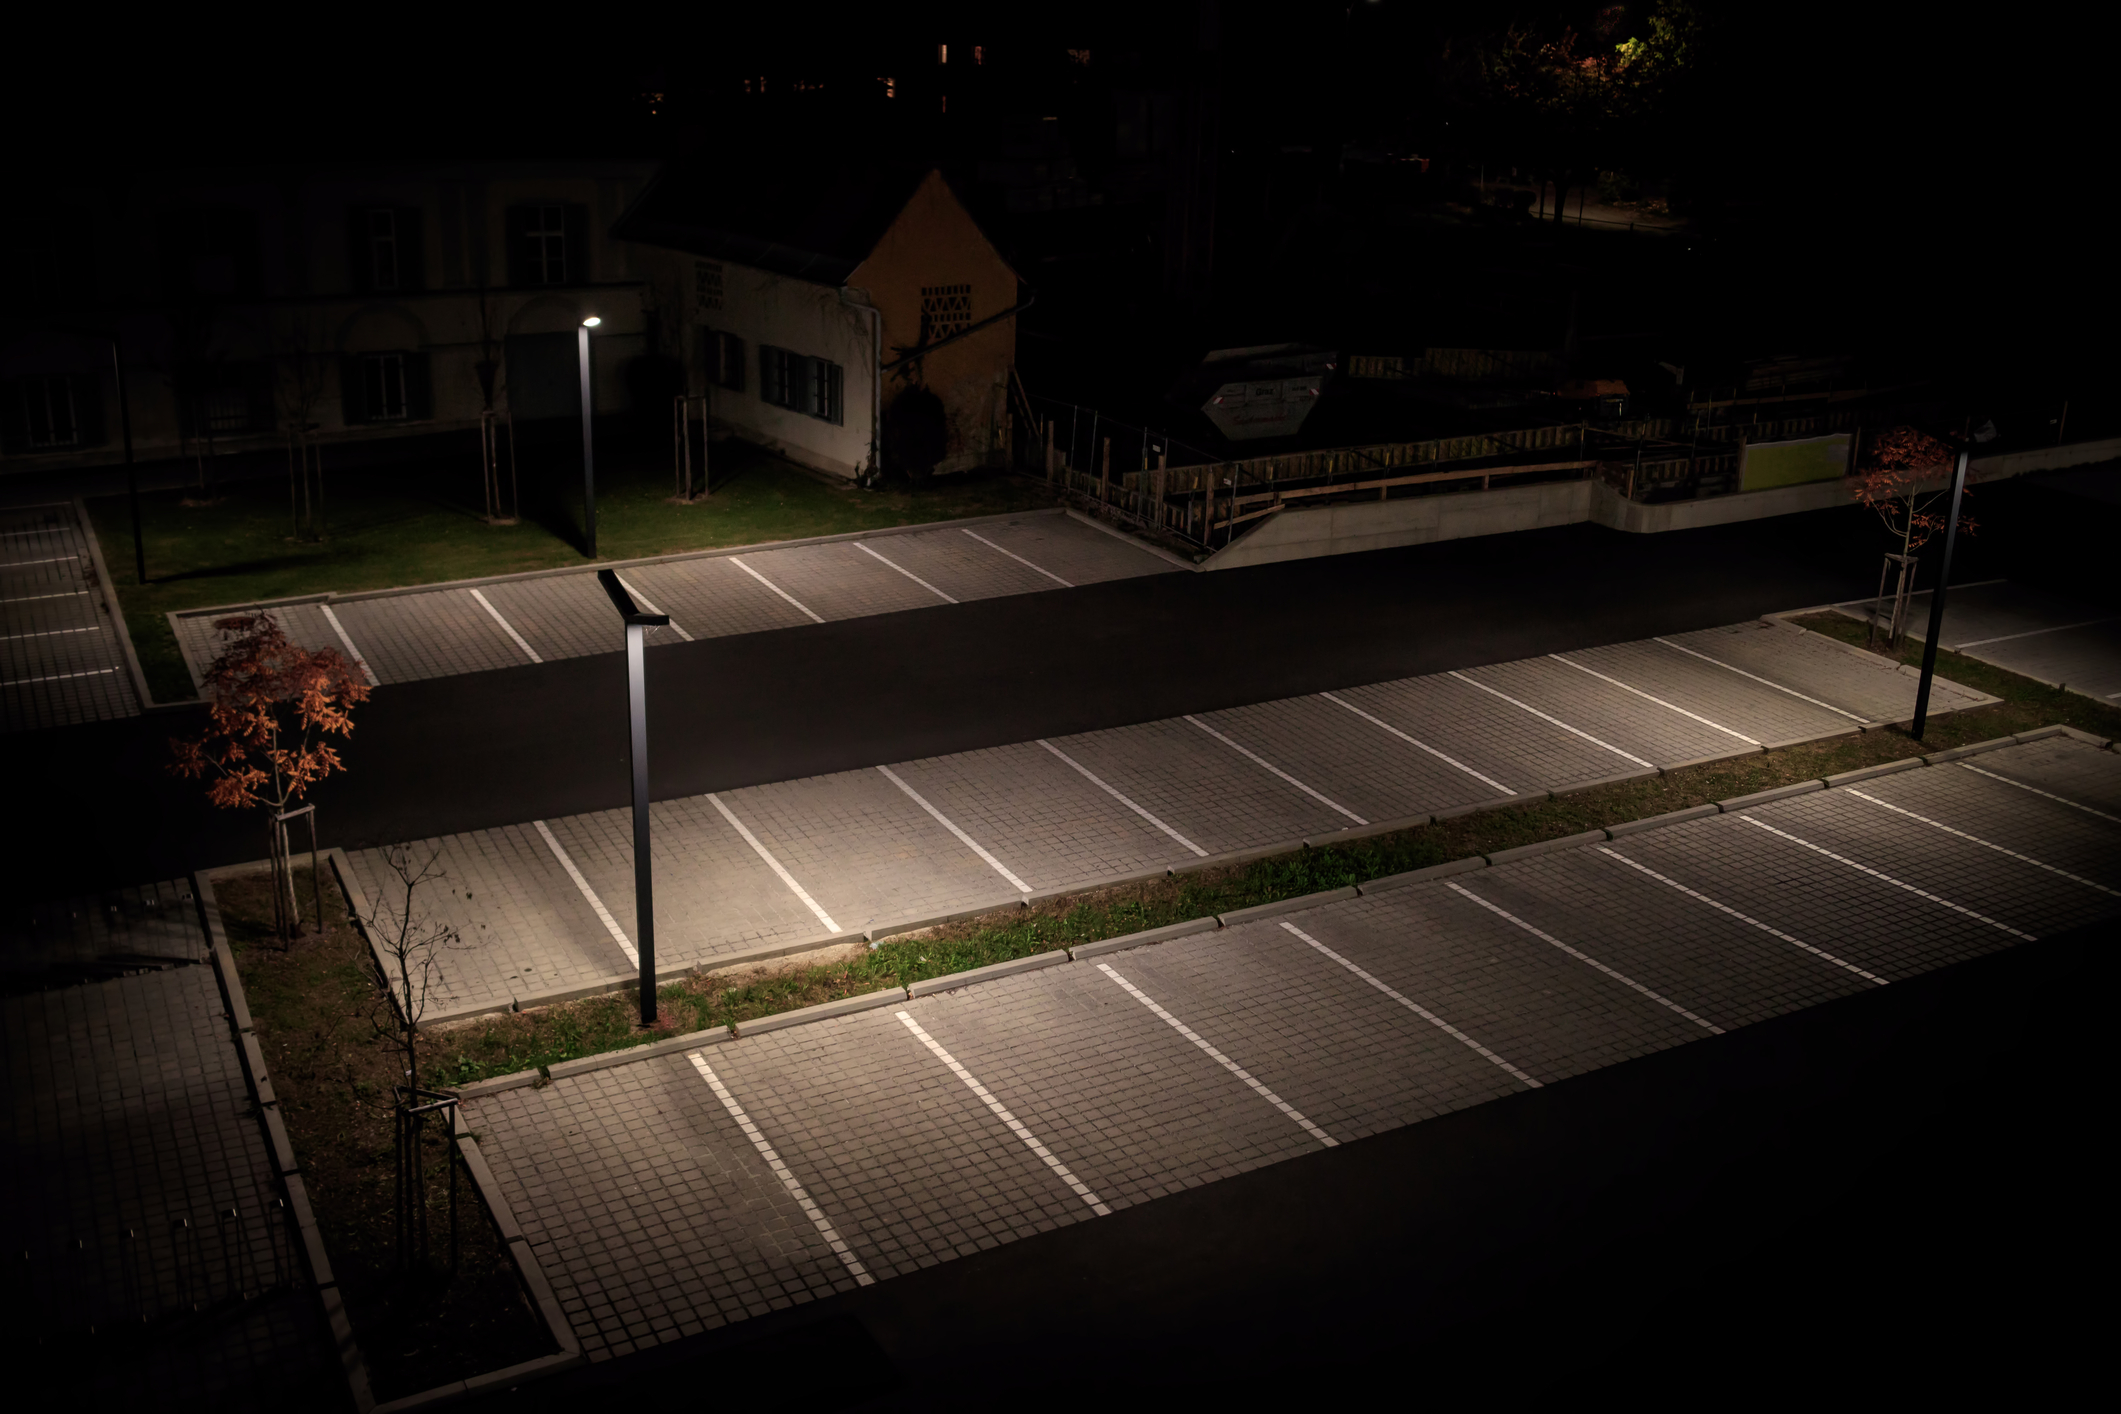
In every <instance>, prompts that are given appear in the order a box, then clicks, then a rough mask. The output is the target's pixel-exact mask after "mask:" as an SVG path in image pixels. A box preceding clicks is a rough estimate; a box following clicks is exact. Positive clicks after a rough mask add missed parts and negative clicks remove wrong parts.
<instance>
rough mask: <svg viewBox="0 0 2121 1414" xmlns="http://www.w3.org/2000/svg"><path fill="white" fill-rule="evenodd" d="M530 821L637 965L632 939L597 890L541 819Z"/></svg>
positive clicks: (627, 955) (639, 959)
mask: <svg viewBox="0 0 2121 1414" xmlns="http://www.w3.org/2000/svg"><path fill="white" fill-rule="evenodd" d="M530 823H531V825H532V826H533V827H535V828H536V830H537V832H538V833H539V834H540V835H542V836H544V838H545V844H546V847H547V848H549V849H550V850H551V851H552V857H553V858H555V859H557V860H559V861H560V867H561V868H562V869H565V870H566V871H567V877H568V878H570V879H572V880H574V886H575V887H576V888H578V889H580V890H581V891H582V897H583V898H586V899H588V900H589V906H590V907H591V908H593V909H595V910H596V914H597V917H598V918H601V919H603V920H604V927H605V928H606V929H608V930H609V931H610V933H611V936H612V938H613V940H614V941H616V942H617V943H618V945H619V949H620V951H622V952H624V953H625V954H626V960H627V961H628V962H631V963H632V964H633V965H634V966H635V967H639V966H640V965H641V955H640V953H639V952H638V951H636V950H635V948H634V946H633V939H631V938H629V937H627V936H626V930H625V929H623V928H621V927H620V926H619V921H618V920H617V919H616V918H613V917H612V916H611V910H610V909H608V908H606V907H604V900H602V899H600V898H598V897H597V891H596V890H595V889H592V888H590V887H589V881H588V880H587V879H585V878H583V877H582V871H581V870H579V869H577V868H575V867H574V861H573V860H572V859H570V858H568V857H567V851H566V850H564V849H562V848H560V842H559V841H558V840H556V839H554V838H553V835H552V831H551V830H549V829H547V828H546V826H545V822H544V821H543V820H533V821H531V822H530Z"/></svg>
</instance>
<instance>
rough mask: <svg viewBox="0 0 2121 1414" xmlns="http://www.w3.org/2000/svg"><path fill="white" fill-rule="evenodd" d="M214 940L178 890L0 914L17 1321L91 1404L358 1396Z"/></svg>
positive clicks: (7, 1198)
mask: <svg viewBox="0 0 2121 1414" xmlns="http://www.w3.org/2000/svg"><path fill="white" fill-rule="evenodd" d="M203 938H204V934H203V930H202V928H201V926H200V923H199V916H198V913H197V906H196V904H195V903H194V902H193V901H192V896H191V889H190V886H189V885H187V884H185V883H182V882H178V881H171V882H166V883H161V884H156V885H151V886H147V887H144V888H139V889H131V890H125V891H121V892H118V893H114V894H111V895H107V896H104V897H99V898H81V899H71V900H66V901H63V902H60V903H56V904H50V905H46V906H43V907H39V908H36V909H29V910H21V911H17V912H11V913H10V914H8V915H7V916H6V917H5V918H4V919H0V959H4V962H5V975H6V977H7V979H8V983H9V994H8V995H6V996H5V997H4V998H0V1044H4V1045H5V1048H6V1072H7V1079H8V1098H9V1104H8V1124H7V1131H6V1145H7V1153H8V1163H7V1164H6V1166H5V1171H4V1173H0V1211H4V1212H5V1213H6V1214H7V1218H6V1221H7V1223H8V1224H9V1228H8V1234H7V1235H8V1238H9V1245H8V1248H7V1251H8V1254H9V1260H10V1261H11V1262H14V1263H15V1270H14V1272H13V1273H12V1274H11V1276H10V1279H9V1281H8V1283H7V1287H8V1298H7V1299H8V1304H9V1307H10V1309H9V1312H8V1317H7V1319H8V1324H9V1328H10V1330H11V1331H12V1332H13V1333H14V1334H15V1335H16V1337H17V1338H18V1343H19V1344H21V1345H22V1346H25V1347H29V1348H35V1349H40V1350H41V1354H40V1355H39V1357H38V1358H39V1360H40V1361H41V1362H43V1363H44V1365H45V1374H46V1376H47V1377H48V1376H49V1375H50V1371H51V1369H52V1368H56V1366H57V1365H58V1364H62V1363H63V1364H64V1365H65V1366H66V1367H67V1368H68V1369H69V1370H70V1371H71V1374H69V1375H68V1376H67V1380H66V1383H67V1387H68V1389H69V1390H70V1391H71V1392H72V1394H73V1396H74V1398H75V1399H76V1400H77V1401H78V1402H79V1403H80V1404H81V1405H82V1406H83V1407H98V1408H102V1407H116V1406H118V1405H121V1404H128V1403H138V1404H142V1405H148V1404H152V1405H155V1406H158V1407H161V1406H166V1405H169V1404H171V1402H172V1401H177V1402H181V1403H183V1404H184V1405H185V1407H193V1406H194V1405H195V1404H196V1405H199V1406H205V1405H214V1406H216V1407H224V1408H241V1409H250V1408H259V1407H269V1406H274V1405H276V1404H277V1405H278V1406H279V1407H296V1405H297V1404H301V1403H303V1401H305V1400H314V1399H316V1398H318V1397H319V1395H320V1394H321V1395H322V1396H323V1397H325V1398H326V1399H328V1400H330V1401H331V1402H332V1403H336V1402H337V1401H338V1399H339V1398H340V1397H341V1396H342V1395H343V1390H344V1381H343V1378H342V1377H341V1375H340V1373H339V1367H338V1362H337V1360H336V1359H335V1358H334V1356H333V1354H332V1350H331V1346H330V1343H329V1340H328V1337H327V1335H326V1333H325V1332H324V1330H323V1329H322V1321H321V1317H320V1315H319V1311H318V1306H317V1301H316V1296H315V1293H314V1292H313V1291H312V1290H311V1289H310V1288H309V1286H308V1283H307V1279H306V1276H305V1275H304V1268H303V1264H302V1257H301V1254H300V1252H299V1250H298V1248H299V1245H300V1241H301V1239H300V1237H299V1235H298V1233H297V1232H296V1230H295V1227H294V1224H293V1223H292V1222H290V1221H289V1218H288V1212H287V1208H286V1205H285V1203H284V1201H283V1199H282V1197H281V1195H280V1193H279V1188H278V1184H277V1182H276V1181H275V1176H274V1165H273V1161H272V1156H271V1153H270V1152H269V1150H268V1149H267V1146H266V1139H265V1135H264V1133H263V1132H262V1131H261V1129H260V1126H259V1120H258V1115H257V1109H256V1105H255V1103H254V1100H253V1098H252V1096H251V1094H250V1092H249V1089H248V1087H247V1085H246V1082H245V1079H244V1073H243V1067H242V1061H241V1058H240V1057H239V1056H238V1054H237V1051H236V1045H235V1040H234V1034H233V1031H232V1029H231V1027H230V1024H229V1021H228V1016H227V1010H226V1006H225V1004H224V1002H223V1000H222V997H221V992H220V987H219V984H218V982H217V981H216V979H215V976H214V972H213V968H212V967H211V965H210V964H209V963H207V962H206V961H205V946H204V941H203ZM69 973H86V974H88V975H91V976H103V977H105V978H106V979H107V980H98V981H88V982H69V983H68V984H67V985H56V986H55V985H48V984H49V983H50V982H51V981H52V980H54V979H55V978H65V977H66V976H67V975H68V974H69ZM28 987H36V988H38V989H37V990H22V989H23V988H28ZM326 1407H330V1405H327V1406H326Z"/></svg>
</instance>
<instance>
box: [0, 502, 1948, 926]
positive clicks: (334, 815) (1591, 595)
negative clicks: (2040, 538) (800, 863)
mask: <svg viewBox="0 0 2121 1414" xmlns="http://www.w3.org/2000/svg"><path fill="white" fill-rule="evenodd" d="M1877 538H1878V532H1877V530H1876V527H1875V525H1874V524H1873V523H1869V522H1867V520H1866V519H1865V517H1864V516H1863V514H1862V513H1861V512H1858V511H1856V510H1854V509H1853V508H1852V509H1850V510H1846V511H1829V512H1819V513H1814V514H1811V515H1804V516H1793V517H1786V518H1783V519H1780V520H1772V521H1759V522H1752V523H1748V524H1743V525H1734V526H1724V527H1717V528H1714V529H1709V530H1702V531H1691V532H1686V533H1681V534H1667V535H1648V536H1645V535H1623V534H1620V533H1618V532H1614V531H1608V530H1604V529H1601V528H1598V527H1595V526H1586V525H1578V526H1569V527H1564V528H1560V529H1555V530H1545V531H1532V532H1527V533H1524V534H1518V535H1508V536H1495V537H1491V538H1487V539H1480V540H1463V541H1454V542H1449V543H1445V544H1439V545H1428V546H1419V547H1415V548H1411V549H1404V550H1386V551H1378V552H1374V553H1371V554H1365V555H1349V556H1341V557H1337V558H1334V559H1328V560H1311V561H1304V562H1300V563H1293V564H1283V565H1269V566H1263V567H1260V568H1256V569H1249V570H1234V571H1224V572H1219V573H1215V574H1197V575H1196V574H1169V575H1157V576H1152V577H1150V578H1147V579H1137V580H1126V581H1121V582H1118V583H1113V584H1102V585H1094V586H1090V587H1087V588H1083V589H1074V590H1056V591H1054V592H1052V593H1047V594H1032V595H1023V596H1017V597H1011V598H1004V599H987V600H981V601H978V602H975V603H970V604H962V605H956V606H939V607H937V608H934V609H921V610H915V611H911V612H906V613H898V614H888V615H883V616H879V617H874V618H864V619H853V620H846V621H843V622H838V623H830V624H825V625H822V626H818V627H808V628H799V629H788V630H780V631H776V632H772V633H761V634H748V635H744V636H741V637H735V638H720V639H713V640H709V641H705V642H700V643H692V644H681V645H677V646H674V647H668V648H658V649H656V650H655V652H654V653H653V654H652V655H651V656H650V659H649V663H650V669H649V676H650V711H651V715H652V726H653V732H654V737H653V743H652V749H651V752H650V759H651V765H652V768H653V783H654V792H655V794H656V795H657V796H658V797H670V796H682V795H693V794H697V793H699V792H702V791H708V790H721V789H728V788H733V787H738V786H744V785H752V784H757V783H759V782H765V781H775V780H786V779H790V778H793V777H799V776H806V775H812V774H815V773H819V772H824V771H835V770H845V769H851V768H856V767H862V766H869V765H874V764H877V763H880V762H890V761H898V760H906V759H911V758H917V757H922V756H928V755H936V754H941V753H945V752H952V751H963V750H968V749H972V748H977V747H984V746H994V745H1000V744H1003V743H1007V742H1014V741H1022V740H1025V739H1027V738H1030V737H1035V736H1053V735H1061V734H1064V733H1068V732H1077V731H1086V730H1091V729H1095V728H1101V727H1111V726H1118V725H1122V724H1125V723H1128V722H1137V721H1147V720H1152V719H1155V718H1160V717H1167V716H1172V715H1175V714H1178V713H1181V712H1197V711H1204V710H1210V709H1214V708H1219V707H1228V706H1236V705H1240V704H1243V703H1248V702H1256V701H1262V700H1266V699H1270V698H1277V697H1285V696H1289V695H1292V694H1296V693H1303V692H1314V691H1318V690H1320V689H1326V688H1335V687H1343V686H1348V685H1352V684H1357V683H1364V682H1373V681H1377V680H1380V679H1385V678H1393V677H1401V676H1406V675H1410V674H1415V673H1426V672H1437V671H1441V670H1443V669H1447V668H1463V667H1467V666H1471V665H1475V664H1480V663H1488V662H1495V661H1499V660H1505V659H1511V658H1521V657H1525V656H1528V655H1532V654H1538V653H1547V652H1555V651H1561V650H1566V649H1573V648H1581V647H1585V646H1588V645H1592V644H1599V643H1609V642H1615V641H1619V640H1624V639H1634V638H1641V637H1644V636H1647V635H1650V634H1658V633H1674V632H1683V631H1685V630H1688V629H1696V628H1704V627H1708V626H1710V625H1714V624H1722V623H1730V622H1733V621H1736V620H1739V619H1744V618H1748V617H1752V616H1755V615H1758V614H1761V613H1766V612H1771V611H1774V610H1779V609H1789V608H1795V607H1801V606H1804V605H1809V604H1817V603H1822V602H1826V601H1829V600H1834V599H1842V598H1847V597H1850V596H1852V595H1855V594H1857V593H1860V592H1863V591H1865V590H1867V589H1869V588H1870V587H1872V585H1873V583H1874V582H1875V576H1876V570H1875V558H1876V553H1877V551H1876V545H1875V543H1874V542H1875V541H1876V540H1877ZM1958 577H1961V578H1964V577H1967V576H1958ZM616 637H617V633H616V630H614V638H615V639H616ZM624 692H625V687H624V679H623V669H622V660H621V658H620V656H619V655H618V654H617V653H616V652H614V653H613V654H612V655H611V656H608V657H597V658H586V659H585V658H577V659H570V660H567V661H563V662H555V663H545V664H537V665H531V666H525V667H521V668H509V669H504V670H501V671H497V672H486V673H472V674H466V675H463V676H459V677H451V678H442V679H436V680H433V681H428V682H419V683H408V684H402V685H397V686H391V687H385V688H382V689H380V690H378V691H377V693H376V694H375V696H374V698H373V699H372V700H371V701H370V702H369V703H368V705H367V706H365V707H363V708H362V709H361V710H360V713H359V716H358V723H359V726H358V731H357V733H356V735H355V737H354V739H353V740H352V741H351V743H349V744H348V745H346V747H345V748H344V755H345V759H346V762H347V766H348V768H349V769H348V772H347V774H346V775H344V776H341V777H338V778H335V779H334V780H333V781H331V782H330V783H329V784H328V785H326V786H325V787H324V788H323V789H322V790H321V791H320V792H319V793H318V796H317V800H318V805H319V817H320V819H321V821H322V825H323V834H324V838H325V842H326V843H328V844H329V843H336V844H340V845H346V846H354V845H365V844H372V843H376V842H379V841H384V840H391V839H402V838H407V837H417V836H431V835H436V834H442V833H447V832H451V831H456V830H467V829H475V828H480V827H485V826H491V825H498V824H503V823H510V822H519V821H523V820H527V819H533V818H540V817H548V816H554V815H565V814H570V813H573V812H576V811H583V810H591V809H601V808H608V807H612V806H617V805H622V804H624V802H625V800H626V790H627V786H626V780H627V777H626V770H625V764H624V760H625V736H624V730H625V725H624ZM200 722H201V718H200V716H199V714H197V713H175V714H156V715H153V716H149V717H145V718H138V719H132V720H127V721H121V722H106V723H99V724H95V725H92V726H84V727H78V728H67V729H62V730H57V731H50V732H41V733H36V734H34V735H27V736H17V737H13V738H10V739H7V740H6V741H5V743H4V745H0V750H4V752H5V753H6V756H7V765H6V772H5V779H6V780H7V783H8V791H9V796H10V798H11V800H12V802H14V805H13V808H11V809H10V811H9V812H8V813H9V816H10V823H11V825H12V826H13V827H14V832H15V834H16V839H15V842H14V846H13V848H12V849H11V850H10V851H9V852H8V855H7V859H8V865H9V868H10V870H11V871H20V877H21V878H24V879H29V880H34V881H36V889H37V892H38V893H39V894H40V895H42V896H46V897H49V896H52V895H53V894H56V893H61V892H65V891H67V890H70V889H76V888H83V887H91V888H92V887H101V886H106V885H114V884H125V883H133V882H136V881H138V880H142V879H153V878H167V877H170V876H172V875H175V874H178V873H181V872H184V871H188V870H192V869H196V868H200V867H202V866H208V865H218V864H224V863H232V862H236V861H239V860H245V859H255V858H259V857H261V856H262V855H263V854H264V852H265V850H264V843H263V831H262V828H261V827H259V826H258V825H257V823H256V822H255V821H253V820H250V819H249V818H247V816H234V815H231V814H229V813H227V812H216V811H213V810H210V809H208V808H207V807H205V806H204V805H203V804H202V803H201V802H200V791H199V788H198V787H197V786H195V785H192V784H188V783H182V782H177V781H174V780H172V779H170V778H169V777H168V775H167V773H166V771H165V770H164V763H165V762H166V761H167V760H168V741H169V738H170V737H171V736H172V735H174V734H177V733H180V732H195V731H197V730H198V729H199V726H200Z"/></svg>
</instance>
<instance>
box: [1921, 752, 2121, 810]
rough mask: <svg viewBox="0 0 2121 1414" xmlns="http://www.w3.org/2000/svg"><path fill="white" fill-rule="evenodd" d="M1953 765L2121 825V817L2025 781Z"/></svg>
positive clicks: (1956, 762)
mask: <svg viewBox="0 0 2121 1414" xmlns="http://www.w3.org/2000/svg"><path fill="white" fill-rule="evenodd" d="M1952 764H1953V765H1955V766H1964V767H1965V768H1966V769H1967V770H1969V771H1972V772H1973V773H1974V774H1975V775H1977V776H1987V777H1988V778H1989V779H1990V780H1992V781H2001V782H2003V784H2005V785H2007V786H2016V787H2017V788H2018V789H2019V790H2029V791H2031V792H2032V793H2033V794H2034V795H2044V796H2046V797H2047V798H2048V799H2049V800H2052V801H2054V802H2055V803H2056V804H2057V805H2067V806H2068V807H2069V808H2070V809H2072V810H2082V811H2083V812H2084V813H2085V814H2087V815H2096V816H2098V817H2099V818H2100V819H2101V820H2111V821H2113V822H2114V823H2115V824H2116V825H2121V815H2109V814H2107V813H2106V812H2105V811H2104V810H2094V809H2092V808H2091V807H2090V806H2089V805H2079V804H2078V803H2077V802H2076V801H2074V800H2065V799H2063V798H2062V797H2061V796H2059V795H2056V794H2055V793H2054V792H2053V791H2045V790H2042V789H2040V787H2038V786H2029V785H2027V784H2026V783H2025V782H2023V781H2014V780H2012V779H2011V778H2010V777H2009V776H1999V775H1997V774H1996V773H1995V772H1994V771H1984V770H1982V769H1981V768H1980V767H1979V766H1975V765H1970V764H1969V763H1967V762H1965V761H1954V762H1953V763H1952Z"/></svg>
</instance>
